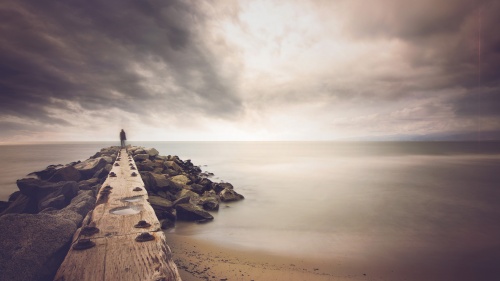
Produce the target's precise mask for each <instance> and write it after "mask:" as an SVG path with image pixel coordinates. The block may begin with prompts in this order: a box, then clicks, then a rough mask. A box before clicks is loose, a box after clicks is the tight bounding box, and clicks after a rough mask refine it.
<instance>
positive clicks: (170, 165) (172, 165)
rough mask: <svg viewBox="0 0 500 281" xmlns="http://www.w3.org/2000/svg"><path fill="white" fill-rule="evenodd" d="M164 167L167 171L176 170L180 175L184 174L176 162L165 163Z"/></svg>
mask: <svg viewBox="0 0 500 281" xmlns="http://www.w3.org/2000/svg"><path fill="white" fill-rule="evenodd" d="M163 165H164V166H165V168H166V169H169V170H174V171H176V172H178V173H180V172H182V168H181V166H179V165H178V164H177V163H175V162H174V161H165V163H164V164H163Z"/></svg>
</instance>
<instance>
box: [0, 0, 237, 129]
mask: <svg viewBox="0 0 500 281" xmlns="http://www.w3.org/2000/svg"><path fill="white" fill-rule="evenodd" d="M208 21H209V19H208V18H207V16H206V15H205V14H204V12H203V11H200V10H199V9H198V8H197V7H196V3H195V2H192V3H191V2H189V1H154V0H151V1H133V0H130V1H35V0H33V1H28V0H25V1H4V2H3V4H1V5H0V94H1V97H2V102H1V103H0V112H1V113H0V117H2V116H15V117H20V118H28V119H35V120H39V121H42V122H48V123H59V124H65V122H66V121H64V120H61V119H60V118H58V117H57V116H55V115H54V113H53V112H52V109H58V110H72V108H71V104H72V103H77V104H78V105H80V106H81V107H82V108H83V109H84V110H86V109H91V110H98V109H109V108H112V107H116V108H120V109H122V110H125V111H128V112H135V113H141V114H145V113H146V112H149V111H155V110H162V106H163V105H166V104H168V105H170V107H169V110H170V111H172V112H174V113H175V112H176V111H182V110H188V111H196V112H201V113H204V114H208V115H213V116H219V117H228V116H231V115H233V114H234V113H236V112H237V111H238V110H239V107H240V106H241V101H240V100H239V98H238V97H237V96H236V95H235V94H234V86H233V83H232V82H231V81H227V80H225V79H223V78H222V77H221V75H220V74H219V67H218V64H219V62H218V57H216V56H215V54H213V53H212V52H210V51H209V48H208V47H207V46H206V44H207V43H206V42H205V39H204V37H203V36H204V34H203V28H204V25H205V24H207V23H208ZM142 62H144V63H142ZM134 63H135V64H136V65H139V66H141V67H143V68H144V69H148V68H149V65H148V63H158V64H161V65H164V66H165V67H164V68H163V71H165V73H154V74H153V75H156V76H157V77H154V78H155V79H156V80H160V81H162V78H163V77H162V75H165V76H168V77H164V80H168V79H167V78H169V79H170V80H169V81H170V82H169V83H170V85H169V86H171V87H160V88H159V89H156V90H155V91H152V90H151V87H150V85H149V84H148V83H150V82H151V81H150V80H148V79H146V78H144V77H143V76H142V75H141V74H139V73H138V71H137V70H136V69H133V67H131V65H134ZM195 78H196V81H197V82H196V83H194V82H193V80H194V79H195ZM163 82H164V81H162V83H163ZM165 83H166V82H165ZM173 88H175V89H176V90H175V91H174V90H172V89H173ZM146 108H147V110H146Z"/></svg>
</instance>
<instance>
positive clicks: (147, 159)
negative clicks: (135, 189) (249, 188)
mask: <svg viewBox="0 0 500 281" xmlns="http://www.w3.org/2000/svg"><path fill="white" fill-rule="evenodd" d="M119 150H120V148H119V147H108V148H103V149H101V151H99V152H97V153H96V154H95V155H93V156H92V157H90V158H89V159H87V160H85V161H78V162H72V163H69V164H66V165H50V166H48V167H47V168H46V169H44V170H42V171H36V172H33V173H31V174H30V175H28V177H27V178H24V179H20V180H18V181H17V185H18V187H19V191H16V192H14V193H13V194H12V195H11V196H10V197H9V199H8V201H7V202H0V229H1V231H0V249H2V251H0V272H2V278H5V280H52V278H53V276H54V275H55V273H56V271H57V269H58V268H59V266H60V264H61V262H62V261H63V259H64V257H65V255H66V253H67V251H68V249H69V246H70V243H71V240H72V237H73V234H74V233H75V231H76V230H77V228H79V227H80V226H81V224H82V221H83V218H84V217H85V216H86V215H87V214H88V213H89V212H90V211H92V210H93V208H94V207H95V204H96V194H97V193H98V192H99V190H100V188H101V186H102V183H103V182H104V181H105V180H106V177H107V176H108V174H109V172H110V171H111V169H112V167H113V166H112V165H113V163H114V161H115V160H116V158H117V155H118V152H119ZM128 152H129V154H131V155H133V158H134V160H135V161H136V165H137V169H138V173H139V174H140V175H141V177H142V179H143V182H144V184H145V188H146V190H147V191H148V197H149V202H150V204H151V206H152V207H153V209H154V211H155V214H156V215H157V217H158V219H159V220H160V222H161V224H162V228H169V227H173V226H174V225H175V222H176V220H187V221H196V222H206V221H210V220H212V219H213V216H212V215H211V214H210V212H209V211H217V210H218V209H219V204H220V203H221V202H228V201H236V200H241V199H243V196H242V195H240V194H238V193H237V192H236V191H234V188H233V186H232V185H231V184H229V183H216V182H212V181H211V180H210V179H209V178H208V177H209V176H210V174H208V173H203V172H202V170H201V169H200V168H199V167H198V166H195V165H194V164H193V163H191V161H190V160H185V161H183V160H181V159H179V157H177V156H170V155H169V156H161V155H159V153H158V151H157V150H156V149H154V148H150V149H147V148H144V147H128Z"/></svg>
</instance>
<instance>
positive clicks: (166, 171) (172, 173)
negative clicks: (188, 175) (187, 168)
mask: <svg viewBox="0 0 500 281" xmlns="http://www.w3.org/2000/svg"><path fill="white" fill-rule="evenodd" d="M163 173H164V174H166V175H167V176H169V177H173V176H177V175H178V174H180V173H179V172H177V171H175V170H170V169H164V170H163Z"/></svg>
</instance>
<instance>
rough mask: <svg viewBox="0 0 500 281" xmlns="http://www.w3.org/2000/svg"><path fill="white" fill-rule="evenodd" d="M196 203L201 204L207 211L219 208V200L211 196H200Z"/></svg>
mask: <svg viewBox="0 0 500 281" xmlns="http://www.w3.org/2000/svg"><path fill="white" fill-rule="evenodd" d="M198 205H200V206H202V207H203V209H205V210H207V211H218V210H219V200H218V199H217V198H213V197H208V198H200V200H199V201H198Z"/></svg>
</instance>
